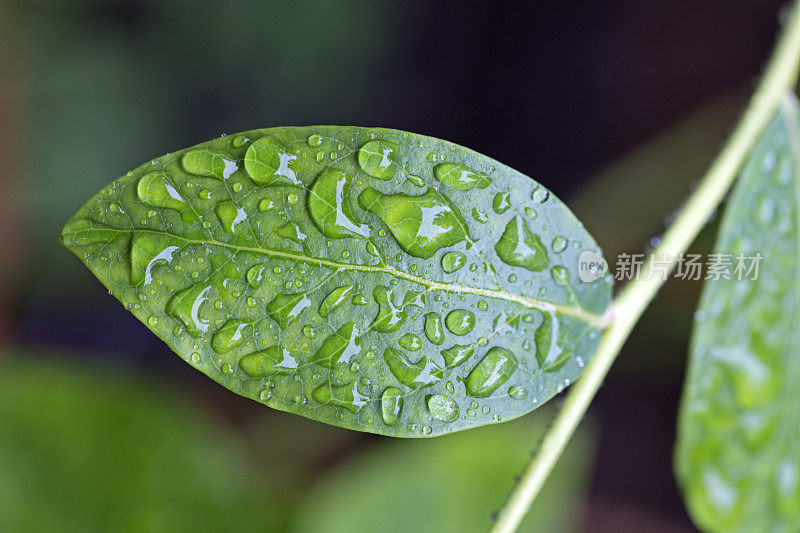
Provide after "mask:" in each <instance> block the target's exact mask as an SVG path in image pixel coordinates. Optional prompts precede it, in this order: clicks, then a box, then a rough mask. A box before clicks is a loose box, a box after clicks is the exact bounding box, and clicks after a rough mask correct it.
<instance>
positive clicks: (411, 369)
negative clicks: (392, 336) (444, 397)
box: [383, 348, 444, 389]
mask: <svg viewBox="0 0 800 533" xmlns="http://www.w3.org/2000/svg"><path fill="white" fill-rule="evenodd" d="M383 359H384V361H386V364H387V365H388V366H389V370H390V371H391V373H392V375H393V376H394V377H395V378H396V379H397V381H399V382H400V383H402V384H403V385H405V386H406V387H411V388H412V389H419V388H420V387H427V386H428V385H433V384H434V383H437V382H438V381H441V379H442V377H443V376H444V373H443V371H442V368H441V367H440V366H439V365H437V364H436V363H435V362H434V361H429V360H428V356H427V355H423V356H422V357H421V358H420V359H419V361H417V362H416V363H412V362H410V361H409V360H408V359H406V357H405V356H404V355H403V354H402V353H400V351H398V350H395V349H394V348H386V351H384V352H383Z"/></svg>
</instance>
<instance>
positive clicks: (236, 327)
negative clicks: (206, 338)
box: [211, 319, 252, 353]
mask: <svg viewBox="0 0 800 533" xmlns="http://www.w3.org/2000/svg"><path fill="white" fill-rule="evenodd" d="M251 325H252V322H249V321H246V320H238V319H232V320H228V321H227V322H225V324H224V325H223V326H222V327H221V328H219V330H218V331H217V332H216V333H214V336H213V337H212V338H211V347H212V348H214V351H215V352H217V353H228V352H229V351H231V350H232V349H234V348H236V347H237V346H239V345H240V344H242V343H243V342H244V338H245V336H246V335H247V334H248V328H249V327H250V326H251Z"/></svg>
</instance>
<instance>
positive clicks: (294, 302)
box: [267, 292, 311, 329]
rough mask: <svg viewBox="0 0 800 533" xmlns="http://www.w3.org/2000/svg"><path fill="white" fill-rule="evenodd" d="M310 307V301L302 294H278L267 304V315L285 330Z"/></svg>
mask: <svg viewBox="0 0 800 533" xmlns="http://www.w3.org/2000/svg"><path fill="white" fill-rule="evenodd" d="M310 305H311V300H310V299H309V298H308V295H306V293H304V292H296V293H292V294H278V295H276V296H275V298H273V299H272V301H271V302H270V303H268V304H267V314H269V316H270V318H272V320H274V321H275V322H277V323H278V325H280V327H281V329H286V328H287V327H288V326H289V324H291V323H292V322H294V321H295V320H297V319H298V318H299V317H300V315H301V314H303V311H304V310H305V309H306V308H307V307H308V306H310Z"/></svg>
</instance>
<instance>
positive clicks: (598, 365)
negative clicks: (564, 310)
mask: <svg viewBox="0 0 800 533" xmlns="http://www.w3.org/2000/svg"><path fill="white" fill-rule="evenodd" d="M799 65H800V0H796V1H795V2H794V3H793V5H792V10H791V15H790V17H789V19H788V21H787V24H786V27H785V29H784V31H783V35H782V36H781V39H780V41H779V42H778V45H777V46H776V48H775V51H774V52H773V55H772V58H771V59H770V62H769V65H768V66H767V70H766V72H765V73H764V77H763V78H762V80H761V83H760V84H759V87H758V89H757V90H756V92H755V94H754V95H753V97H752V99H751V100H750V104H749V106H748V108H747V111H746V112H745V114H744V115H743V116H742V118H741V119H740V121H739V123H738V125H737V127H736V129H735V130H734V131H733V133H732V134H731V136H730V137H729V139H728V141H727V143H726V144H725V147H724V148H723V149H722V151H721V152H720V153H719V155H718V156H717V158H716V159H715V160H714V162H713V163H712V165H711V166H710V167H709V169H708V171H707V172H706V174H705V176H704V177H703V179H702V181H701V182H700V185H699V186H698V187H697V189H696V190H695V191H694V193H693V194H692V195H691V196H690V197H689V199H688V200H687V202H686V204H685V205H684V207H683V208H682V209H681V212H680V214H679V215H678V217H677V218H676V219H675V221H674V223H673V224H672V225H671V226H670V227H669V228H668V229H667V231H666V233H665V234H664V237H663V238H662V240H661V244H660V245H659V246H658V247H657V248H656V249H655V250H654V251H653V252H652V253H651V254H650V255H649V256H648V258H647V260H646V261H645V262H644V264H643V265H642V269H641V272H642V273H644V275H643V276H642V277H641V278H638V279H635V280H634V281H631V282H630V283H628V285H627V286H626V287H625V288H624V289H623V290H622V291H621V292H620V294H619V295H618V296H617V297H616V298H615V299H614V301H613V302H612V303H611V306H610V307H609V310H608V311H607V313H606V315H607V317H608V320H609V327H608V329H607V330H606V331H605V333H604V334H603V337H602V339H601V341H600V345H599V347H598V349H597V353H596V354H595V355H594V357H593V358H592V360H591V362H590V363H589V364H588V365H587V366H586V369H585V370H584V372H583V374H582V375H581V378H580V379H579V380H578V381H577V382H576V383H575V385H573V386H572V388H571V389H570V391H569V393H568V394H567V397H566V400H565V402H564V406H563V408H562V409H561V411H560V412H559V414H558V416H557V417H556V419H555V421H554V423H553V425H552V426H551V428H550V430H549V431H548V432H547V434H546V435H545V437H544V440H543V441H542V444H541V447H540V448H539V450H538V453H537V454H536V455H535V456H534V457H533V458H532V459H531V461H530V462H529V463H528V465H527V467H526V469H525V472H524V473H523V475H522V477H521V478H520V481H519V484H518V485H517V486H516V487H515V489H514V491H513V492H512V493H511V495H510V496H509V498H508V501H507V502H506V504H505V505H504V506H503V508H502V509H501V511H500V514H499V515H498V517H497V521H496V522H495V524H494V527H493V528H492V532H493V533H510V532H513V531H516V529H517V527H518V526H519V524H520V522H521V521H522V519H523V518H524V516H525V513H527V512H528V509H529V508H530V506H531V503H532V502H533V500H534V499H535V498H536V496H537V495H538V494H539V491H540V490H541V488H542V485H543V484H544V482H545V480H546V479H547V476H548V475H549V474H550V471H551V470H552V469H553V466H554V465H555V463H556V462H557V461H558V458H559V457H560V456H561V453H562V452H563V451H564V447H565V446H566V444H567V442H568V441H569V439H570V437H571V436H572V434H573V433H574V432H575V428H576V427H577V426H578V423H579V422H580V420H581V418H582V417H583V415H584V413H586V410H587V408H588V407H589V404H590V403H591V401H592V399H593V398H594V396H595V394H596V393H597V390H598V389H599V388H600V385H601V384H602V382H603V379H605V377H606V374H608V371H609V369H610V368H611V365H612V364H613V363H614V360H615V359H616V357H617V354H618V353H619V351H620V350H621V349H622V346H623V344H625V341H626V340H627V338H628V336H629V335H630V332H631V330H632V329H633V327H634V325H636V323H637V322H638V321H639V318H640V317H641V315H642V313H643V312H644V310H645V309H646V308H647V306H648V305H649V304H650V301H651V300H652V299H653V297H654V296H655V294H656V293H657V292H658V289H659V288H661V286H662V285H663V284H664V282H665V281H666V276H665V275H653V276H649V275H647V274H648V273H649V272H652V270H651V265H652V263H653V260H654V258H656V257H658V258H659V261H663V262H668V263H669V267H668V273H669V272H671V271H672V269H673V268H674V267H675V264H676V263H677V260H678V257H679V256H680V255H681V254H683V253H685V252H686V251H687V250H688V248H689V245H690V244H691V243H692V241H694V239H695V238H696V237H697V234H698V233H700V230H701V229H702V228H703V226H705V224H706V222H707V221H708V219H709V218H710V217H711V215H712V213H713V212H714V210H715V209H717V207H718V206H719V205H720V203H721V202H722V200H723V198H724V196H725V194H726V193H727V191H728V189H730V187H731V185H732V184H733V182H734V181H735V178H736V173H737V171H738V170H739V168H740V167H741V165H742V163H743V162H744V160H745V158H746V157H747V155H748V153H749V152H750V149H751V148H752V146H753V144H754V143H755V142H756V140H757V138H758V136H759V135H760V134H761V132H762V131H763V130H764V128H765V127H766V126H767V124H768V123H769V121H770V119H771V118H772V116H773V114H774V113H775V111H776V109H777V108H778V106H779V105H780V102H781V100H782V98H783V96H784V94H785V93H786V92H787V91H790V90H792V89H793V87H794V85H795V83H796V81H797V75H798V66H799ZM660 264H662V265H663V263H660Z"/></svg>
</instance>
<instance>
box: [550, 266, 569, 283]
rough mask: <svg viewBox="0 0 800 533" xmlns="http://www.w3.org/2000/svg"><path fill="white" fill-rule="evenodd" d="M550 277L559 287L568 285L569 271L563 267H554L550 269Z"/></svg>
mask: <svg viewBox="0 0 800 533" xmlns="http://www.w3.org/2000/svg"><path fill="white" fill-rule="evenodd" d="M550 275H551V276H553V281H555V282H556V283H558V284H559V285H568V284H569V270H567V267H565V266H561V265H559V266H554V267H553V268H551V269H550Z"/></svg>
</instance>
